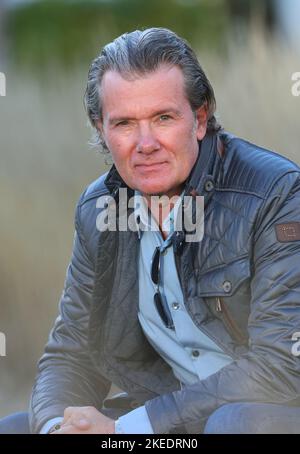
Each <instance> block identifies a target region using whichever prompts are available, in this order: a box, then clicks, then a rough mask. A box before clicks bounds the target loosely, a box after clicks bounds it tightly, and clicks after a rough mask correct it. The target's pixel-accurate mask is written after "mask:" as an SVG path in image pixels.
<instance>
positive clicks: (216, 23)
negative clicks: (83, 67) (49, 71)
mask: <svg viewBox="0 0 300 454" xmlns="http://www.w3.org/2000/svg"><path fill="white" fill-rule="evenodd" d="M228 24H229V23H228V14H227V8H226V5H225V2H224V1H223V0H214V1H212V0H210V1H208V0H185V1H183V0H181V1H178V0H163V1H162V0H151V1H149V2H148V1H142V0H111V1H100V2H99V1H91V0H86V1H80V2H79V1H68V0H65V1H58V0H51V1H49V0H44V1H40V2H37V3H33V4H30V5H27V6H23V7H21V8H18V9H16V10H13V12H12V14H11V15H10V17H9V22H8V31H9V35H10V41H11V56H12V59H13V63H16V64H17V65H18V67H19V66H21V67H22V66H27V67H30V68H35V69H40V70H42V69H43V68H45V67H48V66H49V64H53V60H55V61H56V62H58V63H59V64H61V65H62V66H63V67H70V66H71V67H72V66H74V64H77V63H84V64H86V63H87V62H90V61H91V59H92V58H93V57H94V56H95V55H96V54H97V53H98V52H99V50H100V48H101V46H102V45H103V44H105V43H106V42H107V41H109V40H111V39H113V38H115V37H116V36H118V35H119V34H121V33H124V32H126V31H131V30H135V29H137V28H147V27H153V26H156V27H168V28H171V29H172V30H174V31H175V32H177V33H179V34H180V35H182V36H184V37H185V38H186V39H188V40H189V41H190V42H191V43H192V44H194V45H196V44H197V47H198V48H205V47H208V48H210V49H212V50H215V49H222V45H223V43H224V35H225V34H226V33H227V30H228Z"/></svg>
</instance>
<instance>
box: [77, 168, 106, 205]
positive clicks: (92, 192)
mask: <svg viewBox="0 0 300 454" xmlns="http://www.w3.org/2000/svg"><path fill="white" fill-rule="evenodd" d="M107 174H108V172H106V173H104V174H103V175H101V176H100V177H99V178H97V179H96V180H94V181H93V182H92V183H90V184H89V185H88V186H87V188H86V189H85V191H84V192H83V194H82V195H81V197H80V200H79V206H82V205H84V204H85V203H86V202H87V201H88V200H91V199H94V198H97V197H99V196H100V195H103V194H109V190H108V188H107V187H106V185H105V179H106V176H107Z"/></svg>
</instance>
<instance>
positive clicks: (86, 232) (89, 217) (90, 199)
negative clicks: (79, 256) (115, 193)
mask: <svg viewBox="0 0 300 454" xmlns="http://www.w3.org/2000/svg"><path fill="white" fill-rule="evenodd" d="M106 176H107V173H105V174H103V175H100V176H99V178H97V179H96V180H94V181H92V182H91V183H90V184H89V185H88V186H87V187H86V188H85V190H84V191H83V192H82V194H81V196H80V197H79V200H78V203H77V206H76V212H75V228H76V232H77V234H78V236H79V238H80V241H81V244H82V245H83V247H84V248H85V249H86V251H87V253H88V255H89V256H90V257H91V259H92V260H93V261H95V258H96V256H95V254H96V250H97V244H98V239H99V234H100V232H99V231H98V229H97V216H98V214H99V211H100V210H99V208H97V200H98V198H99V197H101V196H104V195H106V194H109V190H108V188H107V187H106V185H105V183H104V182H105V178H106Z"/></svg>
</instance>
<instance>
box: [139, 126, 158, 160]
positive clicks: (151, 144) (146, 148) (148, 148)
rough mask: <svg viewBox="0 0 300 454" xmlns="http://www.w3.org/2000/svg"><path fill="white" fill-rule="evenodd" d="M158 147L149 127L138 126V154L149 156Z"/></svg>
mask: <svg viewBox="0 0 300 454" xmlns="http://www.w3.org/2000/svg"><path fill="white" fill-rule="evenodd" d="M159 147H160V145H159V142H158V140H157V138H156V137H155V135H154V132H153V130H152V129H151V126H150V125H146V124H144V125H140V127H139V131H138V138H137V145H136V149H137V152H138V153H144V154H150V153H152V152H153V151H156V150H158V149H159Z"/></svg>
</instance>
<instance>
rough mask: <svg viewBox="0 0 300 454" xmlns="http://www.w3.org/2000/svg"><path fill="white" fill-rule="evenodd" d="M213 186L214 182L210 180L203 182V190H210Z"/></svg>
mask: <svg viewBox="0 0 300 454" xmlns="http://www.w3.org/2000/svg"><path fill="white" fill-rule="evenodd" d="M214 187H215V186H214V183H213V182H212V181H211V180H208V181H206V183H205V185H204V189H205V191H207V192H210V191H212V190H213V189H214Z"/></svg>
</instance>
